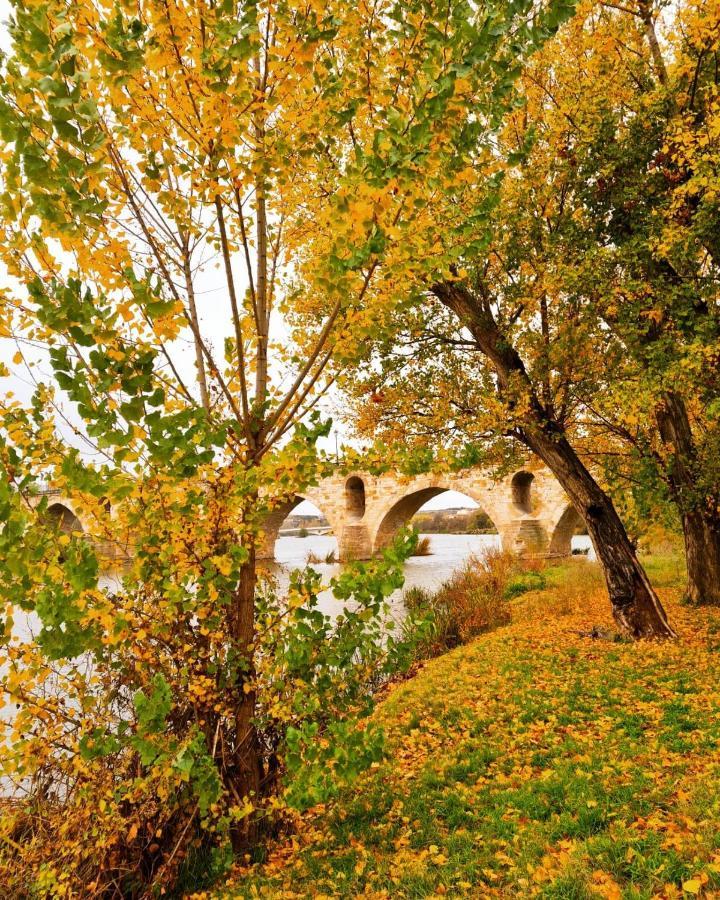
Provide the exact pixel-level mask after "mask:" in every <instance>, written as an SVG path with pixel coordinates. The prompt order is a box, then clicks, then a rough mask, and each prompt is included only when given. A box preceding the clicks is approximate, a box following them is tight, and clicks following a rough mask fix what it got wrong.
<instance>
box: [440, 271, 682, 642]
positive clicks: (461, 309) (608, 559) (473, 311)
mask: <svg viewBox="0 0 720 900" xmlns="http://www.w3.org/2000/svg"><path fill="white" fill-rule="evenodd" d="M432 291H433V293H434V294H435V296H436V297H437V298H438V299H439V300H440V301H441V302H442V303H444V304H445V306H447V307H448V308H449V309H451V310H452V311H453V312H454V313H455V314H456V315H457V316H458V318H459V319H460V321H461V322H462V323H463V325H465V327H466V328H467V329H468V330H469V331H470V333H471V334H472V336H473V338H474V340H475V343H476V344H477V347H478V349H479V350H481V351H482V352H483V353H484V355H485V356H486V357H487V359H488V360H489V362H490V363H491V365H492V367H493V368H494V370H495V372H496V374H497V377H498V388H499V391H500V393H501V395H503V396H506V397H509V398H510V400H509V402H510V403H511V405H512V403H513V402H514V401H513V400H512V398H513V395H514V394H515V392H517V391H518V390H519V391H520V392H521V394H522V396H523V402H526V404H527V411H526V413H525V422H526V424H524V425H523V426H522V428H518V429H517V430H518V433H519V435H520V437H521V439H522V440H523V442H524V443H525V445H526V446H527V447H528V448H529V449H530V450H532V451H533V452H534V453H536V454H537V455H538V456H539V457H540V458H541V459H542V460H543V462H544V463H545V464H546V465H547V466H548V468H549V469H550V470H551V471H552V473H553V474H554V475H555V477H556V478H557V480H558V481H559V482H560V484H561V485H562V487H563V488H564V489H565V491H566V493H567V495H568V497H569V498H570V500H571V501H572V503H573V505H574V506H575V509H576V510H577V511H578V513H579V515H580V516H582V519H583V521H584V522H585V524H586V526H587V530H588V533H589V535H590V537H591V539H592V542H593V545H594V547H595V552H596V554H597V558H598V559H599V561H600V564H601V566H602V568H603V573H604V575H605V581H606V583H607V587H608V593H609V595H610V603H611V604H612V611H613V616H614V618H615V621H616V622H617V624H618V626H619V627H620V628H621V629H622V630H623V631H624V632H625V633H626V634H628V635H630V636H631V637H633V638H666V637H675V632H674V631H673V630H672V628H671V627H670V625H669V623H668V620H667V616H666V615H665V610H664V609H663V608H662V604H661V603H660V600H659V599H658V597H657V595H656V594H655V591H654V590H653V588H652V585H651V584H650V581H649V580H648V577H647V575H646V574H645V570H644V569H643V567H642V566H641V565H640V563H639V562H638V559H637V556H636V555H635V548H634V547H633V545H632V543H631V541H630V539H629V538H628V535H627V532H626V531H625V527H624V525H623V523H622V522H621V521H620V517H619V516H618V514H617V511H616V510H615V507H614V505H613V502H612V500H611V499H610V498H609V497H608V496H607V494H606V493H605V492H604V491H603V490H602V488H601V487H600V485H599V484H598V483H597V482H596V481H595V479H594V478H593V477H592V475H591V474H590V472H589V471H588V470H587V469H586V468H585V466H584V465H583V463H582V461H581V460H580V458H579V457H578V455H577V453H576V452H575V450H574V449H573V448H572V446H571V445H570V442H569V441H568V439H567V437H566V436H565V431H564V429H563V428H562V426H561V425H559V424H558V423H556V422H555V421H554V419H553V417H552V410H551V409H550V408H548V407H545V406H543V404H542V403H541V402H540V399H539V397H538V393H537V391H536V390H535V385H534V384H533V381H532V379H531V377H530V375H529V374H528V371H527V369H526V368H525V363H524V362H523V360H522V357H521V356H520V354H519V353H518V351H517V349H516V348H515V347H514V346H513V344H512V342H511V340H510V339H509V337H508V335H507V334H506V333H505V332H503V331H502V329H501V327H500V326H499V325H498V323H497V322H496V320H495V316H494V315H493V309H492V298H491V297H490V296H489V295H488V294H487V293H483V292H482V291H483V288H482V286H481V288H480V291H479V292H478V293H473V292H471V291H470V290H469V289H468V288H467V287H466V286H465V285H463V284H461V283H458V282H444V283H441V284H436V285H434V286H433V288H432ZM515 402H516V401H515Z"/></svg>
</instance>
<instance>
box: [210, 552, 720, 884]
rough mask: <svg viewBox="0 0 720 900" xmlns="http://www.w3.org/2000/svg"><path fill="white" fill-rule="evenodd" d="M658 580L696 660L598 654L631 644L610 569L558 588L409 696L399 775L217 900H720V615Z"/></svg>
mask: <svg viewBox="0 0 720 900" xmlns="http://www.w3.org/2000/svg"><path fill="white" fill-rule="evenodd" d="M646 562H647V567H648V571H649V573H650V576H651V578H652V580H653V581H654V583H655V584H656V586H657V588H658V590H659V593H660V595H661V597H662V599H663V602H664V603H665V604H666V606H667V609H668V612H669V614H670V616H671V618H672V621H673V624H674V625H675V627H676V628H677V630H678V632H679V635H680V637H679V639H678V641H677V642H673V643H668V644H664V645H649V644H646V643H639V644H624V643H614V642H611V641H607V640H594V639H592V638H589V637H584V636H582V634H581V633H583V632H588V631H589V630H590V629H591V628H593V626H597V625H599V626H602V627H605V628H608V629H611V628H612V621H611V618H610V615H609V607H608V604H607V600H606V598H605V596H604V589H603V586H602V583H601V580H600V577H599V573H598V571H597V568H596V567H595V566H593V565H592V564H589V563H587V562H586V561H584V560H573V561H570V562H568V563H566V564H564V565H562V566H556V567H552V568H549V569H547V570H546V572H545V576H546V586H545V588H544V589H543V590H540V591H532V592H529V593H527V594H524V595H522V596H521V597H518V598H517V599H515V600H513V601H511V607H512V615H513V622H512V624H510V625H508V626H505V627H502V628H500V629H498V630H497V631H495V632H493V633H490V634H487V635H483V636H481V637H480V638H478V639H477V640H475V641H474V642H473V643H471V644H469V645H466V646H463V647H459V648H457V649H456V650H454V651H452V652H450V653H448V654H446V655H444V656H442V657H440V658H438V659H435V660H433V661H431V662H428V663H426V664H425V665H424V666H423V668H422V670H421V671H420V672H419V673H418V674H417V675H416V676H415V677H414V678H413V679H411V680H410V681H408V682H406V683H404V684H401V685H399V686H398V687H397V688H395V689H394V690H393V691H392V692H391V693H390V695H389V696H388V698H387V699H386V700H385V701H384V702H383V703H382V705H381V706H380V708H379V709H378V711H377V712H376V716H377V718H378V720H379V721H381V722H382V723H383V725H384V727H385V728H386V731H387V734H388V746H389V751H390V752H389V757H388V759H387V761H386V762H384V763H383V764H381V765H379V766H378V767H377V768H375V769H373V770H372V771H371V772H370V773H368V774H367V775H366V776H364V777H363V778H362V781H361V782H360V783H359V784H358V785H357V786H356V787H355V789H354V790H353V791H352V792H351V793H350V794H348V795H345V796H343V797H342V798H340V799H339V800H338V801H337V802H335V803H334V804H331V805H328V806H326V807H323V808H318V809H316V810H314V811H313V812H312V814H310V815H306V816H305V817H304V818H303V819H302V820H300V821H299V823H298V830H297V832H296V833H295V834H294V835H292V836H291V837H289V838H287V839H286V840H284V841H280V842H279V843H277V844H276V845H274V846H273V847H271V848H270V850H269V852H268V855H267V858H266V859H265V861H264V862H263V863H262V864H257V865H255V866H251V867H249V868H247V869H238V870H236V871H235V872H234V873H233V875H232V877H231V879H230V880H229V883H228V884H227V886H225V887H224V888H220V889H216V891H215V892H214V893H212V894H209V895H206V896H211V897H212V898H213V900H220V898H239V897H257V896H265V897H287V898H299V897H315V898H318V897H322V896H326V897H358V896H363V897H374V898H391V897H392V898H395V897H417V898H419V897H437V896H443V895H446V896H452V897H462V896H467V897H525V896H528V897H531V896H541V897H546V898H586V897H587V898H589V897H611V898H621V897H626V898H633V900H640V898H651V897H665V898H676V897H682V896H693V895H695V896H698V895H704V896H708V897H710V896H718V894H717V893H716V892H717V891H720V838H719V837H718V835H720V756H719V755H718V744H719V742H720V693H719V692H718V684H720V611H718V610H711V611H708V610H694V609H690V608H688V607H685V606H683V605H681V604H680V603H679V598H680V595H681V590H682V562H681V560H680V559H679V558H677V557H663V558H654V559H649V560H646Z"/></svg>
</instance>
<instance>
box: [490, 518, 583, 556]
mask: <svg viewBox="0 0 720 900" xmlns="http://www.w3.org/2000/svg"><path fill="white" fill-rule="evenodd" d="M499 533H500V541H501V543H502V549H503V550H504V551H505V552H507V553H514V554H516V555H517V556H547V555H549V551H550V538H549V536H548V533H547V529H546V527H545V524H544V523H543V522H542V520H541V519H534V518H523V519H517V520H515V521H512V522H509V523H508V524H507V525H506V526H505V527H504V528H500V529H499ZM568 554H569V551H568Z"/></svg>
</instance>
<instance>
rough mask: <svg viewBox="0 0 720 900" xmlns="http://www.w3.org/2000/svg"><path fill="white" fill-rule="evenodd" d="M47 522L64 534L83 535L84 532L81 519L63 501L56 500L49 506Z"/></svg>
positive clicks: (46, 516) (46, 515) (46, 514)
mask: <svg viewBox="0 0 720 900" xmlns="http://www.w3.org/2000/svg"><path fill="white" fill-rule="evenodd" d="M45 520H46V522H47V523H48V524H49V525H50V526H51V527H55V528H57V529H58V530H59V531H62V532H63V533H64V534H82V533H83V532H84V528H83V527H82V522H81V521H80V519H78V517H77V516H76V515H75V513H74V512H73V511H72V509H71V508H70V506H69V505H68V504H66V503H63V502H62V501H61V500H56V501H55V502H53V503H51V504H50V505H49V506H48V508H47V511H46V513H45Z"/></svg>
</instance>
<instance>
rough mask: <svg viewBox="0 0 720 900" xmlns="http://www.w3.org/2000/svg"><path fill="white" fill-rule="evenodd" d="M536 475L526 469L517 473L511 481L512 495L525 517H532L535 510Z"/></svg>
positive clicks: (516, 505) (514, 502)
mask: <svg viewBox="0 0 720 900" xmlns="http://www.w3.org/2000/svg"><path fill="white" fill-rule="evenodd" d="M534 481H535V475H534V474H533V473H532V472H528V471H526V470H525V469H521V470H520V471H519V472H516V473H515V474H514V475H513V477H512V479H511V481H510V493H511V496H512V501H513V504H514V505H515V507H516V508H517V509H518V510H519V511H520V512H521V513H523V514H524V515H528V516H529V515H532V512H533V508H534V505H535V504H534V502H533V501H534V499H535V498H534V496H533V482H534Z"/></svg>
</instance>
